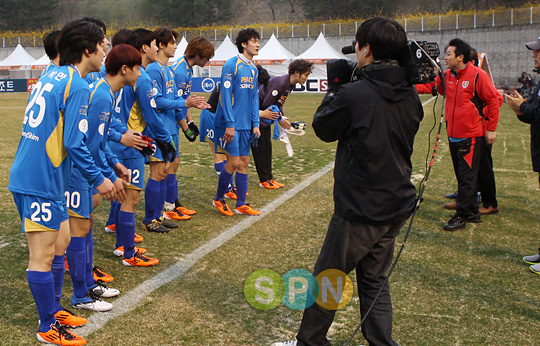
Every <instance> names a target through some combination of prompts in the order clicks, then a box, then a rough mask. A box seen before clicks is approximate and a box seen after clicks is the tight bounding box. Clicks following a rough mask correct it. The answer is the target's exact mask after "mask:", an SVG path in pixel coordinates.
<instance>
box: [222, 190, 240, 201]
mask: <svg viewBox="0 0 540 346" xmlns="http://www.w3.org/2000/svg"><path fill="white" fill-rule="evenodd" d="M225 198H228V199H237V198H238V197H236V188H234V189H230V190H229V192H227V193H226V194H225Z"/></svg>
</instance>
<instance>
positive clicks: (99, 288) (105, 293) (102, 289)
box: [90, 282, 120, 298]
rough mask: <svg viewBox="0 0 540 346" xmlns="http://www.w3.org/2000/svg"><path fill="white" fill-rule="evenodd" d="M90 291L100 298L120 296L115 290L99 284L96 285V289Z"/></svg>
mask: <svg viewBox="0 0 540 346" xmlns="http://www.w3.org/2000/svg"><path fill="white" fill-rule="evenodd" d="M90 291H92V292H94V294H95V295H97V296H98V297H100V298H112V297H116V296H117V295H119V294H120V291H119V290H117V289H116V288H110V287H107V286H105V285H104V284H101V283H99V282H98V283H97V284H96V287H93V288H91V289H90Z"/></svg>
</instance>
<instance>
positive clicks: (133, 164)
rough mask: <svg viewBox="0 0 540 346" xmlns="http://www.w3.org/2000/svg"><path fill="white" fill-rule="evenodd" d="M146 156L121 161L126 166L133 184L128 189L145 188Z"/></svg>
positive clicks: (140, 189) (139, 189)
mask: <svg viewBox="0 0 540 346" xmlns="http://www.w3.org/2000/svg"><path fill="white" fill-rule="evenodd" d="M144 161H145V159H144V157H142V156H141V157H140V158H137V159H124V160H120V163H121V164H123V165H124V166H126V168H127V170H128V172H129V174H130V176H131V184H130V185H129V186H128V187H126V189H133V190H138V191H142V190H144Z"/></svg>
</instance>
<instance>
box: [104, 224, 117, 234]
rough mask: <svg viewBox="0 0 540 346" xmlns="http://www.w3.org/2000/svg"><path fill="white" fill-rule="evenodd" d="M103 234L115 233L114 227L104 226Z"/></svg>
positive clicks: (113, 225)
mask: <svg viewBox="0 0 540 346" xmlns="http://www.w3.org/2000/svg"><path fill="white" fill-rule="evenodd" d="M105 232H107V233H115V232H116V225H115V224H112V225H106V226H105Z"/></svg>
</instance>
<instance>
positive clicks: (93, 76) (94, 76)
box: [81, 17, 110, 86]
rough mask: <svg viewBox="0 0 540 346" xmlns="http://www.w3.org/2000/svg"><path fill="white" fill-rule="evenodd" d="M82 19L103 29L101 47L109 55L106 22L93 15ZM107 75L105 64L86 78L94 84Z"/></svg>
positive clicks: (89, 82)
mask: <svg viewBox="0 0 540 346" xmlns="http://www.w3.org/2000/svg"><path fill="white" fill-rule="evenodd" d="M81 20H84V21H86V22H89V23H94V24H96V25H97V26H99V27H100V28H101V30H103V35H105V36H104V39H103V42H101V48H102V49H103V52H104V53H105V56H106V55H107V52H108V51H109V43H110V42H109V40H108V39H107V26H106V25H105V23H103V22H102V21H101V20H99V19H96V18H92V17H84V18H82V19H81ZM104 76H105V65H102V66H101V69H100V70H99V71H97V72H90V73H89V74H88V75H87V76H86V77H85V78H84V79H85V80H86V81H87V82H88V84H90V86H92V83H94V82H96V81H97V80H98V79H100V78H103V77H104Z"/></svg>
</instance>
